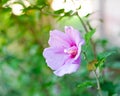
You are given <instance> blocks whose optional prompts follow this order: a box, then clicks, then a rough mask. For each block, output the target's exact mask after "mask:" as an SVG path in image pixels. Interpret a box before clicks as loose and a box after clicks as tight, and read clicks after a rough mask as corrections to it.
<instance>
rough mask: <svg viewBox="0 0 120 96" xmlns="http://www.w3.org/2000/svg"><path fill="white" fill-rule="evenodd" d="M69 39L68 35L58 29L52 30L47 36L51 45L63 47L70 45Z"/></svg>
mask: <svg viewBox="0 0 120 96" xmlns="http://www.w3.org/2000/svg"><path fill="white" fill-rule="evenodd" d="M69 42H70V40H69V38H68V36H67V35H66V34H65V33H63V32H61V31H58V30H53V31H51V32H50V38H49V41H48V43H49V45H50V46H51V47H65V48H68V47H69V46H70V43H69Z"/></svg>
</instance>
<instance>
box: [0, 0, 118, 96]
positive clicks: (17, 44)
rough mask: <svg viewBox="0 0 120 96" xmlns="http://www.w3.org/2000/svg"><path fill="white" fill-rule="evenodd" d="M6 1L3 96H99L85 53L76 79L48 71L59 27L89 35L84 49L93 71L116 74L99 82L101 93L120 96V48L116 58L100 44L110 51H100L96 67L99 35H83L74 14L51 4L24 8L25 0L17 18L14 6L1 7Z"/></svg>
mask: <svg viewBox="0 0 120 96" xmlns="http://www.w3.org/2000/svg"><path fill="white" fill-rule="evenodd" d="M8 1H9V0H2V2H1V3H0V18H1V21H0V96H83V95H84V96H96V94H97V90H96V81H95V78H94V77H90V76H89V72H88V70H87V68H86V67H87V65H88V62H87V61H86V59H85V58H84V54H83V52H82V54H81V55H82V56H81V57H82V60H81V67H80V69H79V70H78V71H77V72H76V73H73V74H69V75H65V76H63V77H61V78H59V77H56V76H55V75H54V74H53V73H52V71H51V69H49V67H48V66H47V64H46V62H45V59H44V58H43V55H42V54H43V50H44V48H46V47H47V46H48V38H49V31H50V30H52V29H54V27H55V26H58V25H59V26H60V27H59V28H61V29H62V28H63V26H65V25H71V26H73V27H75V28H77V29H79V30H80V32H81V34H82V35H83V37H84V34H85V37H84V38H85V41H86V44H85V45H84V46H83V48H82V50H83V51H84V52H86V55H87V58H88V61H92V62H91V64H92V65H93V66H94V65H95V66H94V67H99V66H103V65H104V67H107V68H108V69H109V68H110V69H109V70H110V72H114V74H112V75H111V73H110V72H109V71H108V72H105V73H104V76H103V77H102V79H103V80H102V81H101V82H100V83H101V85H102V86H101V87H102V90H103V91H104V92H106V93H107V94H108V95H107V96H112V95H116V94H117V96H119V94H120V93H119V92H120V90H119V89H120V81H119V80H120V77H119V71H118V69H119V68H120V58H119V57H120V52H119V48H118V50H117V52H116V53H115V52H114V51H111V50H110V48H107V47H106V45H107V42H108V41H107V40H99V41H96V43H97V44H96V45H97V48H103V50H104V51H105V50H108V51H107V52H102V53H100V52H99V51H98V53H97V61H96V62H97V65H96V64H95V63H96V62H93V61H94V60H95V59H94V56H93V53H92V48H91V45H90V39H91V38H92V36H93V34H94V33H95V31H96V29H94V28H93V29H92V30H91V31H90V32H88V33H85V32H84V28H83V27H82V24H81V23H80V22H79V20H78V18H77V16H75V14H73V12H72V11H69V12H65V11H64V9H60V10H57V11H54V10H52V9H51V6H50V2H51V1H49V0H27V1H29V3H30V6H29V7H26V6H25V4H24V2H23V0H18V1H16V2H15V3H16V4H17V3H19V4H21V5H23V7H24V9H23V14H21V15H18V16H17V15H15V14H13V12H12V9H11V7H10V6H6V7H3V5H4V4H6V3H7V2H8ZM89 15H90V14H88V16H86V18H88V17H89ZM56 17H57V20H56ZM113 53H114V54H113ZM91 64H90V67H91ZM95 69H96V68H95ZM102 70H103V69H102ZM111 70H112V71H111ZM114 70H115V71H114ZM116 70H117V72H116ZM103 72H104V70H103ZM112 77H114V78H112ZM111 78H112V80H111V81H110V79H111Z"/></svg>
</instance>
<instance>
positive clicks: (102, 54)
mask: <svg viewBox="0 0 120 96" xmlns="http://www.w3.org/2000/svg"><path fill="white" fill-rule="evenodd" d="M114 53H116V52H115V51H110V52H103V53H100V54H99V55H98V60H101V59H103V58H107V57H108V56H110V55H112V54H114Z"/></svg>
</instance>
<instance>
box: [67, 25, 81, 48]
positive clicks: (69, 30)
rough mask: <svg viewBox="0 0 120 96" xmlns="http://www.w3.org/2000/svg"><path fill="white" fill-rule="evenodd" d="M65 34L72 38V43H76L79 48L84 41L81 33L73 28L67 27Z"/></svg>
mask: <svg viewBox="0 0 120 96" xmlns="http://www.w3.org/2000/svg"><path fill="white" fill-rule="evenodd" d="M65 33H66V34H67V35H68V36H69V37H70V39H72V41H74V43H75V44H76V45H77V46H78V44H79V43H80V42H81V41H82V40H83V39H82V38H81V36H80V32H79V31H78V30H76V29H74V28H73V27H71V26H66V27H65Z"/></svg>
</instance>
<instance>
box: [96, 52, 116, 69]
mask: <svg viewBox="0 0 120 96" xmlns="http://www.w3.org/2000/svg"><path fill="white" fill-rule="evenodd" d="M113 53H115V51H110V52H103V53H100V54H99V55H98V57H97V59H98V63H97V64H96V67H98V66H99V67H101V66H103V64H104V62H105V60H106V58H107V57H108V56H110V55H112V54H113Z"/></svg>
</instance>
